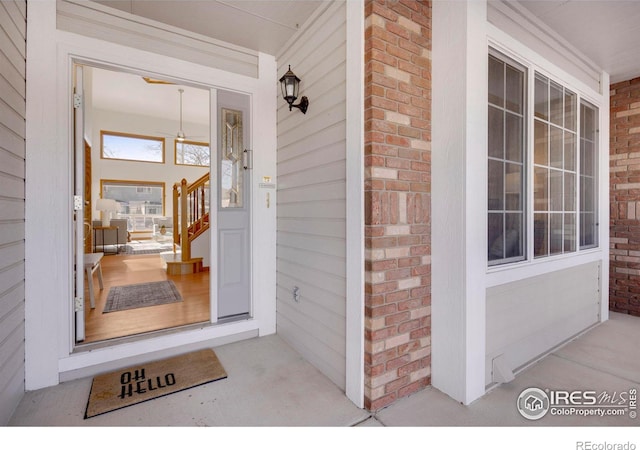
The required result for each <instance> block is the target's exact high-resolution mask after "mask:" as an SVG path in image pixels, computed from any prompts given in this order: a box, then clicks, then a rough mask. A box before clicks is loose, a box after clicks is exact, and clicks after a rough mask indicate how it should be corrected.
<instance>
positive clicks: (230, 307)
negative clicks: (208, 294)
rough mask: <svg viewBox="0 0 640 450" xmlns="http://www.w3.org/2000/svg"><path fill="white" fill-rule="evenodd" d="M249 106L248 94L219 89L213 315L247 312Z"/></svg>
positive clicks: (248, 296)
mask: <svg viewBox="0 0 640 450" xmlns="http://www.w3.org/2000/svg"><path fill="white" fill-rule="evenodd" d="M249 111H250V97H249V96H247V95H242V94H236V93H231V92H226V91H218V93H217V117H218V139H217V141H218V176H217V177H216V178H217V179H218V226H217V230H216V231H217V239H218V264H217V265H218V267H217V270H218V319H225V318H233V317H238V316H244V315H250V314H251V257H250V255H251V252H250V248H251V236H250V233H249V230H250V227H249V225H250V211H251V207H250V206H251V205H250V204H249V201H250V200H249V199H250V198H251V196H250V195H249V186H251V169H250V168H249V167H248V165H247V162H248V158H247V153H245V149H248V148H250V145H249V144H250V129H251V128H250V123H249Z"/></svg>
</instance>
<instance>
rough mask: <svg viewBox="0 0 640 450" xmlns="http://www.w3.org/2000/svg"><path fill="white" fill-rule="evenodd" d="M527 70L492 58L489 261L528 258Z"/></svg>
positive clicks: (490, 79) (490, 80) (490, 64)
mask: <svg viewBox="0 0 640 450" xmlns="http://www.w3.org/2000/svg"><path fill="white" fill-rule="evenodd" d="M525 83H526V71H525V70H524V69H523V68H521V67H518V66H516V65H515V64H511V63H506V62H503V61H501V60H499V59H497V58H495V57H493V56H489V111H488V112H489V167H488V170H489V192H488V194H489V196H488V198H489V202H488V210H489V223H488V232H489V236H488V237H489V263H490V264H496V263H503V262H508V261H519V260H522V259H524V257H525V217H524V213H525V197H524V181H525V173H526V172H525V170H524V168H525V151H524V150H525V141H524V137H525V132H524V130H525V120H524V114H525V111H526V107H525V87H526V84H525Z"/></svg>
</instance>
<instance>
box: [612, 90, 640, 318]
mask: <svg viewBox="0 0 640 450" xmlns="http://www.w3.org/2000/svg"><path fill="white" fill-rule="evenodd" d="M610 128H611V129H610V139H611V143H610V144H611V145H610V153H609V154H610V156H609V158H610V171H611V177H610V194H609V195H610V208H611V216H610V248H611V255H610V272H609V308H610V309H611V310H612V311H618V312H622V313H627V314H632V315H634V316H640V78H635V79H633V80H629V81H624V82H621V83H616V84H613V85H612V86H611V126H610Z"/></svg>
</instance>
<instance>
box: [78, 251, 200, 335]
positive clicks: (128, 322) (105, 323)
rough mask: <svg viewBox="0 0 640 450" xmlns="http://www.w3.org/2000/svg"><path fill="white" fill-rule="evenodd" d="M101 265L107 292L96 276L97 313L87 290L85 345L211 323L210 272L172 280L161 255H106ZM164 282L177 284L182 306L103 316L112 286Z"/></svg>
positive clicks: (176, 277)
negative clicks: (168, 281)
mask: <svg viewBox="0 0 640 450" xmlns="http://www.w3.org/2000/svg"><path fill="white" fill-rule="evenodd" d="M101 265H102V275H103V281H104V289H103V290H100V286H99V283H98V276H97V274H94V275H93V280H92V281H93V283H94V285H93V286H94V293H95V305H96V307H95V309H91V307H90V305H89V301H88V299H89V292H88V288H87V289H85V298H86V299H87V303H86V304H87V307H86V308H85V340H84V343H91V342H99V341H104V340H107V339H114V338H119V337H125V336H131V335H135V334H140V333H146V332H150V331H158V330H163V329H166V328H173V327H179V326H182V325H189V324H193V323H201V322H208V321H209V315H210V308H209V272H201V273H197V274H189V275H172V276H169V275H167V273H166V270H165V268H164V264H163V261H162V258H161V257H160V255H159V254H148V255H105V256H104V257H103V258H102V264H101ZM163 280H171V281H173V282H174V283H175V285H176V287H177V288H178V291H179V292H180V295H181V296H182V301H181V302H176V303H170V304H167V305H158V306H149V307H145V308H137V309H130V310H126V311H115V312H110V313H106V314H104V313H103V312H102V311H103V310H104V306H105V303H106V300H107V295H108V293H109V289H110V288H111V287H112V286H124V285H128V284H137V283H144V282H151V281H163ZM85 283H86V278H85Z"/></svg>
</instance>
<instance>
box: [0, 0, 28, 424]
mask: <svg viewBox="0 0 640 450" xmlns="http://www.w3.org/2000/svg"><path fill="white" fill-rule="evenodd" d="M26 8H27V5H26V2H25V1H2V2H0V424H7V423H8V421H9V419H10V417H11V414H12V413H13V410H14V409H15V407H16V405H17V404H18V402H19V401H20V399H21V398H22V396H23V394H24V300H25V296H24V237H25V236H24V197H25V195H24V192H25V190H24V181H25V163H24V161H25V159H24V158H25V111H26V102H25V97H26V94H25V93H26V82H25V71H26V59H25V58H26V32H27V24H26V12H27V11H26Z"/></svg>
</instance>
